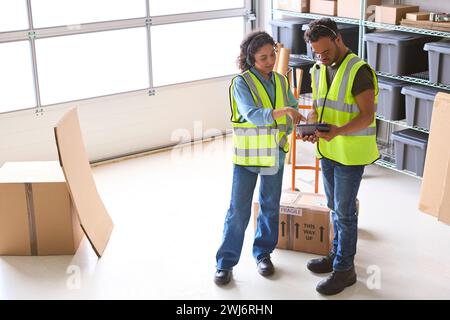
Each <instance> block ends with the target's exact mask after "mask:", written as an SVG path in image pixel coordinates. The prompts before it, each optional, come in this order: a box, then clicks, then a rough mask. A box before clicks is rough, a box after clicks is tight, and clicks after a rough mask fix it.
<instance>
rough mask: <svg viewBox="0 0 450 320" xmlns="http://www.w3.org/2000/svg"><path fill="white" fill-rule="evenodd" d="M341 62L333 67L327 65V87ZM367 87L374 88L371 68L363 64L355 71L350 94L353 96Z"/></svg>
mask: <svg viewBox="0 0 450 320" xmlns="http://www.w3.org/2000/svg"><path fill="white" fill-rule="evenodd" d="M349 53H350V52H349ZM342 60H344V59H342ZM341 63H342V61H341ZM341 63H339V64H336V65H335V66H333V67H331V66H327V85H328V87H330V83H331V82H332V81H333V79H334V76H335V75H336V73H337V71H338V69H339V66H340V65H341ZM367 89H374V82H373V74H372V70H371V69H370V67H369V66H368V65H364V66H362V67H361V68H359V70H358V72H357V73H356V77H355V82H354V83H353V87H352V94H353V95H354V96H357V95H358V94H360V93H361V92H364V91H366V90H367Z"/></svg>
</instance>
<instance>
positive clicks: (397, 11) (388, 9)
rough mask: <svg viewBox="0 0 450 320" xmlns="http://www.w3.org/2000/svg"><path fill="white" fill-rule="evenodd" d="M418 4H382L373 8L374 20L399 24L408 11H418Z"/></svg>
mask: <svg viewBox="0 0 450 320" xmlns="http://www.w3.org/2000/svg"><path fill="white" fill-rule="evenodd" d="M418 11H419V6H410V5H403V4H393V5H382V6H376V8H375V22H379V23H389V24H399V23H400V20H401V19H402V18H404V17H405V16H406V14H407V13H408V12H418Z"/></svg>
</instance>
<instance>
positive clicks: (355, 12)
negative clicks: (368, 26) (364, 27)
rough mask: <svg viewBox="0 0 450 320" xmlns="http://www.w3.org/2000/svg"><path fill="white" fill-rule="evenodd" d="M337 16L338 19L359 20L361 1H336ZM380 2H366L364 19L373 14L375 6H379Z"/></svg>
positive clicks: (369, 0)
mask: <svg viewBox="0 0 450 320" xmlns="http://www.w3.org/2000/svg"><path fill="white" fill-rule="evenodd" d="M337 4H338V7H337V15H338V16H339V17H344V18H351V19H359V18H360V6H361V0H338V1H337ZM380 4H381V0H367V7H366V17H365V18H366V19H367V18H368V17H369V16H370V15H371V14H374V13H375V6H376V5H380Z"/></svg>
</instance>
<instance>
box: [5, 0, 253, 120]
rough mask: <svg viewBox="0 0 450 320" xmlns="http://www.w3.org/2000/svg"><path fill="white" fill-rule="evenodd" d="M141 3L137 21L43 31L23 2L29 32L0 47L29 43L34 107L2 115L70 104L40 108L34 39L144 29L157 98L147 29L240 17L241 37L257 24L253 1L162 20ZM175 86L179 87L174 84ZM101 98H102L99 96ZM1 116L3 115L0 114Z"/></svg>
mask: <svg viewBox="0 0 450 320" xmlns="http://www.w3.org/2000/svg"><path fill="white" fill-rule="evenodd" d="M142 1H145V6H146V16H145V17H140V18H132V19H121V20H113V21H99V22H90V23H82V24H75V25H67V26H55V27H44V28H35V27H34V25H33V14H32V6H31V0H26V2H27V14H28V22H29V28H28V29H26V30H14V31H7V32H1V33H0V43H3V42H13V41H21V40H28V41H29V42H30V47H31V56H32V67H33V79H34V88H35V97H36V99H35V100H36V107H34V108H29V109H17V110H13V111H8V112H5V113H10V112H16V111H23V110H34V113H36V114H37V115H38V114H41V115H42V114H43V112H44V107H48V106H53V105H56V104H61V103H66V102H72V101H60V102H57V103H54V104H49V105H42V103H41V98H40V96H41V95H40V89H39V72H38V62H37V61H36V60H37V59H36V45H35V40H36V39H43V38H49V37H60V36H67V35H75V34H83V33H90V32H100V31H113V30H121V29H127V28H137V27H146V30H147V31H146V32H147V57H148V64H147V65H148V78H149V87H148V88H147V89H145V90H147V92H148V94H149V95H150V96H152V95H155V94H157V87H156V88H155V87H154V85H153V68H152V56H151V52H152V51H151V45H152V41H151V29H152V26H157V25H163V24H172V23H180V22H194V21H201V20H212V19H220V18H231V17H244V23H243V26H242V27H243V35H244V34H247V33H249V32H251V31H252V30H254V29H255V26H256V25H257V24H258V23H257V20H255V15H254V11H255V9H256V10H257V9H258V6H257V4H256V3H257V1H256V0H244V7H243V8H234V9H223V10H213V11H201V12H189V13H181V14H171V15H163V16H152V15H151V13H150V5H149V1H151V0H142ZM228 76H229V75H223V76H219V77H213V78H205V79H199V80H192V81H186V82H181V83H191V82H196V81H204V80H207V79H215V78H221V77H228ZM177 84H179V83H177ZM177 84H168V85H164V87H166V86H172V85H177ZM134 91H141V90H133V91H127V92H114V93H111V94H108V95H105V96H113V95H117V94H121V93H128V92H134ZM102 97H104V96H102ZM93 98H97V97H86V98H83V99H78V100H74V101H83V100H87V99H93ZM0 114H3V113H0Z"/></svg>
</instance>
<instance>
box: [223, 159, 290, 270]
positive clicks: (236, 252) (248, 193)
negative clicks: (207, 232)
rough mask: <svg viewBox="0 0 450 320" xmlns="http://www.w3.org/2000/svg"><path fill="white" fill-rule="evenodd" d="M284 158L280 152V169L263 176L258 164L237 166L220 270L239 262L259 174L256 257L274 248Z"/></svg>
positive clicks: (224, 233) (262, 255)
mask: <svg viewBox="0 0 450 320" xmlns="http://www.w3.org/2000/svg"><path fill="white" fill-rule="evenodd" d="M284 158H285V154H284V153H283V152H281V151H280V157H279V168H278V170H277V172H276V173H275V174H272V175H264V174H262V171H260V170H258V168H255V167H251V168H249V167H244V166H239V165H234V167H233V186H232V191H231V201H230V208H229V209H228V212H227V215H226V217H225V224H224V230H223V238H222V244H221V246H220V248H219V250H218V251H217V254H216V261H217V265H216V267H217V269H220V270H232V269H233V267H234V266H235V265H236V264H237V263H238V262H239V258H240V256H241V251H242V245H243V243H244V234H245V229H246V228H247V225H248V222H249V220H250V216H251V208H252V198H253V191H254V190H255V186H256V180H257V178H258V175H259V176H260V187H259V214H258V220H257V227H256V232H255V238H254V241H253V257H254V258H255V260H256V262H258V261H260V260H261V259H262V258H264V257H266V256H269V255H270V254H271V253H272V251H273V249H275V246H276V244H277V242H278V223H279V211H280V197H281V186H282V181H283V170H284ZM263 171H264V170H263Z"/></svg>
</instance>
